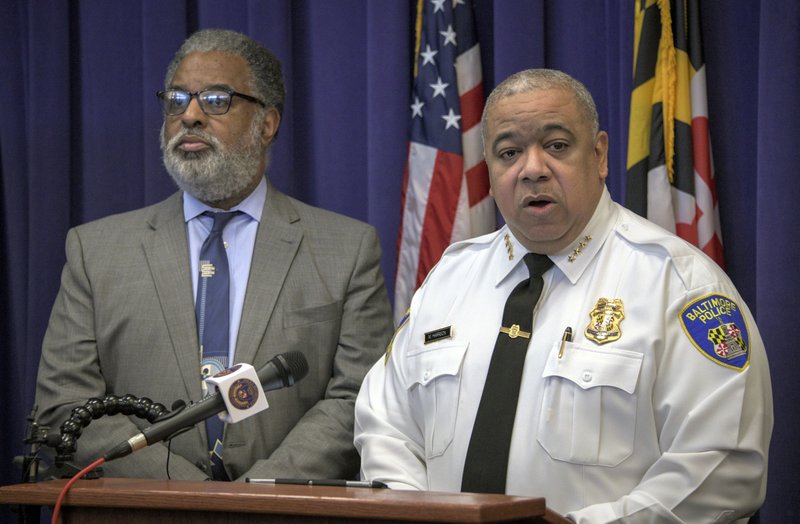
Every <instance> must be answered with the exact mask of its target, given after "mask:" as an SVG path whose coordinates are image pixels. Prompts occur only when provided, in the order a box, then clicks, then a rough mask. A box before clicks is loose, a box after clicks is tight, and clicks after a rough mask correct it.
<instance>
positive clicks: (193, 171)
mask: <svg viewBox="0 0 800 524" xmlns="http://www.w3.org/2000/svg"><path fill="white" fill-rule="evenodd" d="M255 124H256V122H255V121H254V125H253V126H252V128H251V129H250V131H251V132H250V137H249V138H250V140H249V143H247V144H244V145H242V146H241V147H237V148H226V147H225V146H224V145H223V144H222V143H221V142H220V141H219V140H218V139H217V138H216V137H214V136H211V135H209V134H207V133H205V132H204V131H201V130H197V129H195V130H190V129H186V128H182V129H181V130H180V132H179V133H178V134H176V135H175V136H174V137H172V139H171V140H170V141H169V143H165V140H166V139H165V136H164V125H162V126H161V152H162V155H163V161H164V167H166V169H167V172H168V173H169V175H170V176H171V177H172V180H174V181H175V184H177V185H178V187H179V188H180V189H182V190H183V191H185V192H187V193H189V194H190V195H192V196H193V197H195V198H196V199H198V200H200V201H202V202H206V203H210V202H220V201H222V200H227V199H229V198H231V197H233V196H236V195H240V194H242V193H243V192H244V190H245V189H247V187H248V186H250V185H251V184H252V183H253V179H254V178H255V177H257V176H258V175H261V174H263V173H259V172H258V171H259V166H260V164H261V159H262V158H263V155H264V153H263V151H262V150H261V147H260V143H259V129H258V126H256V125H255ZM186 135H193V136H197V137H199V138H201V139H202V140H205V141H206V142H207V143H208V144H209V146H210V147H209V149H206V150H204V151H182V150H181V149H179V148H178V145H179V143H180V140H181V138H183V137H184V136H186Z"/></svg>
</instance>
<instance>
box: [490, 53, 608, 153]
mask: <svg viewBox="0 0 800 524" xmlns="http://www.w3.org/2000/svg"><path fill="white" fill-rule="evenodd" d="M546 89H563V90H565V91H569V92H571V93H572V94H573V95H574V96H575V101H576V102H577V104H578V109H579V110H580V111H581V112H582V113H583V115H584V117H585V118H586V120H587V121H588V123H589V125H590V127H591V129H592V135H596V134H597V132H598V131H599V130H600V117H599V116H598V115H597V106H595V104H594V99H593V98H592V94H591V93H589V90H588V89H586V86H585V85H583V84H582V83H580V82H579V81H577V80H575V79H574V78H572V77H571V76H569V75H568V74H566V73H564V72H562V71H557V70H555V69H526V70H524V71H520V72H519V73H514V74H513V75H511V76H509V77H508V78H506V79H505V80H503V81H502V82H500V84H499V85H498V86H497V87H495V88H494V90H492V92H491V94H490V95H489V98H487V99H486V105H485V106H484V107H483V116H482V117H481V127H482V135H483V139H484V141H485V140H486V123H487V120H488V119H489V116H488V115H489V110H490V109H491V108H492V107H493V106H494V105H495V104H496V103H497V102H499V101H500V100H502V99H503V98H506V97H509V96H513V95H518V94H521V93H529V92H531V91H543V90H546Z"/></svg>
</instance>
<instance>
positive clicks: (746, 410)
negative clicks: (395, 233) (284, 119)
mask: <svg viewBox="0 0 800 524" xmlns="http://www.w3.org/2000/svg"><path fill="white" fill-rule="evenodd" d="M525 253H526V251H525V248H524V247H523V246H522V245H521V244H520V243H519V242H518V241H517V240H516V239H515V238H514V236H513V234H511V232H510V231H509V230H508V228H507V227H503V228H502V229H500V230H499V231H498V232H496V233H493V234H490V235H485V236H483V237H479V238H476V239H472V240H468V241H465V242H460V243H457V244H454V245H453V246H451V247H450V248H448V249H447V251H446V252H445V254H444V255H443V257H442V259H441V261H440V262H439V263H438V264H437V266H436V267H435V268H434V269H433V270H432V271H431V273H430V274H429V275H428V278H427V279H426V281H425V283H424V284H423V286H422V287H421V288H420V289H419V290H418V291H417V293H416V294H415V295H414V298H413V300H412V303H411V309H410V313H409V315H408V317H407V319H406V321H405V322H404V323H403V324H402V325H401V327H400V328H399V329H398V331H397V333H396V335H395V338H394V339H393V342H392V344H391V345H390V348H389V353H388V355H387V357H386V359H382V360H380V361H379V362H377V363H376V364H375V366H374V367H373V369H372V370H371V371H370V372H369V374H368V375H367V377H366V379H365V381H364V384H363V386H362V388H361V392H360V394H359V397H358V400H357V403H356V430H355V444H356V447H357V449H358V450H359V452H360V453H361V457H362V477H363V478H365V479H370V480H380V481H383V482H386V483H388V484H389V485H390V487H393V488H406V489H420V490H433V491H460V489H461V474H462V471H463V467H464V459H465V456H466V453H467V448H468V446H469V440H470V436H471V434H472V426H473V424H474V421H475V415H476V412H477V409H478V404H479V402H480V399H481V394H482V389H483V384H484V382H485V380H486V373H487V370H488V368H489V361H490V359H491V354H492V351H493V348H494V344H495V340H496V339H497V334H498V329H499V327H500V323H501V320H502V313H503V308H504V306H505V302H506V298H507V297H508V295H509V294H510V293H511V290H512V289H513V288H514V286H515V285H516V284H517V283H518V282H519V281H521V280H523V279H525V278H527V276H528V272H527V268H526V267H525V264H524V263H523V262H522V257H523V256H524V254H525ZM510 254H511V256H510ZM551 258H552V260H553V261H554V263H555V266H554V267H553V268H551V269H550V270H549V271H547V272H546V273H545V275H544V289H543V291H542V295H541V297H540V299H539V302H538V304H537V306H536V308H535V309H534V311H533V330H532V336H531V341H530V344H529V346H528V352H527V356H526V360H525V365H524V369H523V378H522V385H521V389H520V394H519V403H518V407H517V413H516V420H515V424H514V432H513V436H512V440H511V448H510V457H509V465H508V475H507V483H506V486H507V487H506V492H507V493H508V494H510V495H525V496H543V497H545V498H546V501H547V506H548V507H549V508H551V509H554V510H555V511H558V512H559V513H563V514H567V516H568V517H569V518H571V519H573V520H575V521H578V522H610V521H614V520H616V519H621V518H622V519H625V522H656V521H657V522H680V521H686V522H704V523H705V522H715V521H717V520H718V521H720V522H728V521H732V520H736V519H740V518H743V517H745V516H747V515H749V514H751V513H752V512H754V511H755V510H756V509H758V507H759V506H760V504H761V503H762V502H763V499H764V495H765V490H766V468H767V450H768V446H769V438H770V435H771V431H772V420H773V419H772V394H771V388H770V381H769V372H768V367H767V360H766V354H765V352H764V346H763V342H762V341H761V337H760V335H759V334H758V330H757V328H756V326H755V323H754V321H753V318H752V316H751V314H750V312H749V310H748V309H747V306H746V305H745V304H744V302H743V301H742V299H741V297H740V296H739V294H738V292H737V291H736V289H735V288H734V286H733V284H732V283H731V282H730V280H729V279H728V277H727V276H726V275H725V274H724V272H723V271H722V270H721V269H720V268H719V267H718V266H717V265H716V264H715V263H714V262H712V261H711V260H709V259H708V258H707V257H705V256H704V255H702V253H701V252H699V251H698V250H697V249H695V248H694V247H692V246H690V245H689V244H687V243H686V242H684V241H683V240H680V239H678V238H677V237H675V236H674V235H672V234H670V233H668V232H666V231H664V230H663V229H661V228H659V227H657V226H655V225H653V224H652V223H650V222H648V221H646V220H644V219H642V218H640V217H639V216H637V215H635V214H633V213H631V212H630V211H628V210H626V209H624V208H622V207H621V206H619V205H618V204H615V203H614V202H613V201H612V200H611V198H610V196H609V194H608V191H605V192H604V194H603V197H602V199H601V201H600V203H599V204H598V207H597V210H596V211H595V214H594V216H593V217H592V219H591V221H590V222H589V224H588V225H587V227H586V229H585V231H584V232H583V234H581V236H580V237H579V239H578V240H577V241H576V242H575V244H574V245H572V246H570V247H569V248H568V249H566V250H565V251H564V252H563V253H559V254H558V255H554V256H552V257H551ZM601 299H609V300H608V301H607V302H608V304H610V306H607V307H606V308H605V312H606V315H605V316H603V315H602V314H600V315H596V316H590V314H592V312H593V311H595V313H598V311H600V310H601V309H603V307H602V306H603V301H601ZM687 306H688V307H687ZM620 313H621V315H622V316H620ZM682 319H683V320H682ZM604 320H605V322H604ZM590 323H591V324H592V325H590ZM719 326H723V328H722V329H723V331H720V329H717V328H718V327H719ZM506 327H509V326H506ZM567 327H570V328H571V329H572V331H573V340H572V342H567V343H565V344H564V352H563V356H562V357H561V358H559V356H558V354H559V351H560V349H561V340H562V336H563V333H564V331H565V329H566V328H567ZM444 328H449V330H450V334H449V336H440V337H439V338H436V337H435V336H434V337H431V336H429V337H428V338H429V339H430V338H435V340H433V341H429V342H428V343H427V344H426V343H425V340H426V333H433V332H440V330H442V329H444ZM444 332H445V333H446V329H445V331H444ZM440 334H441V332H440ZM617 337H618V338H617ZM712 339H713V340H712ZM604 340H605V342H603V341H604ZM693 340H695V341H696V342H697V344H695V342H693ZM709 340H712V341H711V342H709ZM598 342H602V343H598ZM724 342H727V343H728V346H726V347H727V348H728V349H727V351H728V353H727V354H726V353H725V351H726V349H725V348H722V349H719V351H720V352H721V353H722V354H723V356H720V355H717V354H715V350H714V349H713V346H714V344H717V347H718V348H720V347H721V346H720V344H722V343H724ZM709 347H711V349H710V350H709V349H708V348H709ZM742 351H745V352H744V353H743V352H742ZM737 352H738V353H739V354H738V356H737Z"/></svg>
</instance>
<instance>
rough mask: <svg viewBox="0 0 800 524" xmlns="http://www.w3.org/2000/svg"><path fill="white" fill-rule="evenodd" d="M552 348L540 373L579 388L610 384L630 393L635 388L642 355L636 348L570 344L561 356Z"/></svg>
mask: <svg viewBox="0 0 800 524" xmlns="http://www.w3.org/2000/svg"><path fill="white" fill-rule="evenodd" d="M557 353H558V351H551V352H550V355H549V357H548V360H547V364H546V365H545V368H544V371H543V372H542V377H545V378H546V377H562V378H565V379H567V380H569V381H571V382H573V383H574V384H576V385H577V386H579V387H580V388H582V389H589V388H593V387H597V386H611V387H615V388H618V389H621V390H623V391H625V392H627V393H629V394H633V392H634V391H636V382H637V381H638V379H639V372H640V370H641V368H642V360H643V357H644V356H643V355H642V354H641V353H637V352H635V351H629V350H624V349H614V350H613V352H611V351H597V350H595V349H590V348H585V347H580V346H577V345H575V344H570V345H569V346H568V347H566V348H565V351H564V355H563V358H558V355H557Z"/></svg>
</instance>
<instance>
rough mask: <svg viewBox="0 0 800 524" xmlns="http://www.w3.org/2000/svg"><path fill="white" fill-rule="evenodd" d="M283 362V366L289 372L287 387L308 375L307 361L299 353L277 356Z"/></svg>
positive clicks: (292, 352) (289, 352)
mask: <svg viewBox="0 0 800 524" xmlns="http://www.w3.org/2000/svg"><path fill="white" fill-rule="evenodd" d="M278 357H281V358H282V360H283V365H284V367H285V368H286V370H287V371H288V372H289V380H290V383H289V385H290V386H291V385H292V384H294V383H295V382H297V381H298V380H300V379H301V378H303V377H305V376H306V375H307V374H308V361H307V360H306V356H305V355H304V354H303V353H302V352H300V351H288V352H286V353H282V354H280V355H278Z"/></svg>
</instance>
